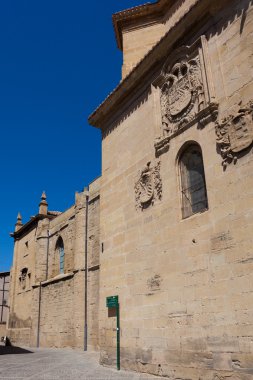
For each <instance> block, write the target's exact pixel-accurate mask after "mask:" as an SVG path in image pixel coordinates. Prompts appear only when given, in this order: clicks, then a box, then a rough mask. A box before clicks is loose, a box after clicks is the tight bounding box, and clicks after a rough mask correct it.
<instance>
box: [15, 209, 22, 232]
mask: <svg viewBox="0 0 253 380" xmlns="http://www.w3.org/2000/svg"><path fill="white" fill-rule="evenodd" d="M22 226H23V223H22V216H21V214H20V212H19V213H18V215H17V222H16V224H15V231H18V230H20V228H21V227H22Z"/></svg>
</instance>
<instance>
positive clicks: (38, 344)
mask: <svg viewBox="0 0 253 380" xmlns="http://www.w3.org/2000/svg"><path fill="white" fill-rule="evenodd" d="M40 309H41V281H40V288H39V310H38V326H37V347H39V346H40Z"/></svg>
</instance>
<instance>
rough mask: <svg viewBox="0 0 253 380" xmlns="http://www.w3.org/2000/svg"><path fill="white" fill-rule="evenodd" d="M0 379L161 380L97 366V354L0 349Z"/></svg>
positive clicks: (73, 351)
mask: <svg viewBox="0 0 253 380" xmlns="http://www.w3.org/2000/svg"><path fill="white" fill-rule="evenodd" d="M0 379H1V380H2V379H15V380H27V379H29V380H60V379H61V380H65V379H66V380H70V379H71V380H116V379H119V380H120V379H124V380H130V379H131V380H155V379H156V380H161V379H162V378H161V377H156V376H150V375H146V374H139V373H136V372H128V371H123V370H121V371H117V370H116V369H113V368H106V367H103V366H100V365H99V364H98V354H97V353H85V352H82V351H76V350H70V349H43V348H41V349H30V348H29V349H21V348H15V347H14V348H12V347H0ZM163 379H164V378H163Z"/></svg>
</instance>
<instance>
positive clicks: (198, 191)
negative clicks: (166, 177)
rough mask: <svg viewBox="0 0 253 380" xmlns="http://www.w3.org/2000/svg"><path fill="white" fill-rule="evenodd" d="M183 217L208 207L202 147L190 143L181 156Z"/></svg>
mask: <svg viewBox="0 0 253 380" xmlns="http://www.w3.org/2000/svg"><path fill="white" fill-rule="evenodd" d="M180 172H181V187H182V190H181V191H182V214H183V218H187V217H188V216H190V215H193V214H196V213H198V212H203V211H205V210H207V208H208V201H207V191H206V182H205V172H204V164H203V158H202V153H201V149H200V147H199V146H198V145H197V144H193V145H190V146H189V147H188V148H186V150H185V151H184V152H183V154H182V155H181V158H180Z"/></svg>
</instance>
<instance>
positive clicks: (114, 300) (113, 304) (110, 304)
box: [106, 296, 119, 307]
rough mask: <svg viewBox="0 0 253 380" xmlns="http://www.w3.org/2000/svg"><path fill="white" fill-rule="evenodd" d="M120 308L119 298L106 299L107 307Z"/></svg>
mask: <svg viewBox="0 0 253 380" xmlns="http://www.w3.org/2000/svg"><path fill="white" fill-rule="evenodd" d="M118 306H119V297H118V296H110V297H106V307H118Z"/></svg>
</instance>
